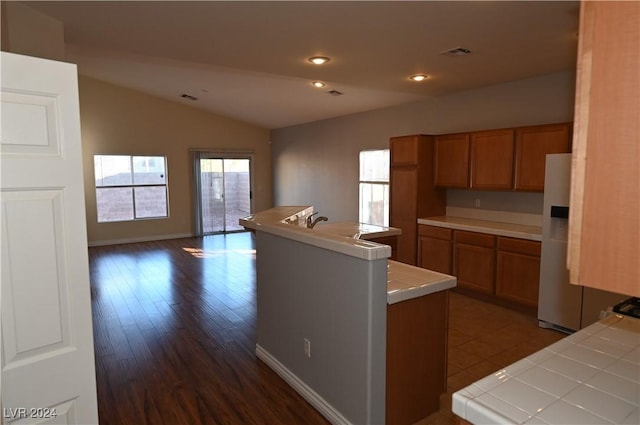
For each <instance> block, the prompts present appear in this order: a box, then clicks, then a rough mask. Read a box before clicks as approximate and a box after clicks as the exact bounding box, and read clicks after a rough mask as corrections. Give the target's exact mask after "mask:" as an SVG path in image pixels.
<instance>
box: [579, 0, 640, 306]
mask: <svg viewBox="0 0 640 425" xmlns="http://www.w3.org/2000/svg"><path fill="white" fill-rule="evenodd" d="M576 84H577V85H576V104H575V120H574V131H573V136H574V137H573V157H572V176H571V177H572V182H571V184H572V186H571V204H570V210H569V213H570V217H569V250H568V255H569V258H568V261H569V269H570V281H571V283H575V284H580V285H584V286H589V287H593V288H599V289H604V290H606V291H612V292H616V293H621V294H627V295H631V296H636V297H640V266H639V265H638V259H639V258H640V189H639V188H640V183H639V182H640V173H639V171H638V170H639V168H640V147H639V146H640V119H639V117H640V2H637V1H632V2H595V1H593V2H592V1H588V2H582V5H581V15H580V41H579V46H578V69H577V83H576Z"/></svg>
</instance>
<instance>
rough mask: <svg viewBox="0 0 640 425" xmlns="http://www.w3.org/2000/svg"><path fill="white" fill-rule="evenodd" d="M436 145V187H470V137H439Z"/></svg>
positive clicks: (461, 135)
mask: <svg viewBox="0 0 640 425" xmlns="http://www.w3.org/2000/svg"><path fill="white" fill-rule="evenodd" d="M435 145H436V147H435V149H436V152H435V164H434V169H435V171H434V172H435V185H436V186H441V187H469V135H468V134H449V135H444V136H438V137H436V138H435Z"/></svg>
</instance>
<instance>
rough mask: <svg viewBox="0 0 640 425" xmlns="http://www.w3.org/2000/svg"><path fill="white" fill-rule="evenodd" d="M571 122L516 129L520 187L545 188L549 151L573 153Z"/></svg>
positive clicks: (527, 188)
mask: <svg viewBox="0 0 640 425" xmlns="http://www.w3.org/2000/svg"><path fill="white" fill-rule="evenodd" d="M570 133H571V128H570V124H568V123H567V124H554V125H538V126H533V127H521V128H517V129H516V167H515V178H514V180H515V181H514V188H515V189H516V190H528V191H539V192H542V191H543V190H544V168H545V159H546V156H547V154H552V153H565V152H570V139H569V136H570Z"/></svg>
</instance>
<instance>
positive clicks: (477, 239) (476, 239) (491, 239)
mask: <svg viewBox="0 0 640 425" xmlns="http://www.w3.org/2000/svg"><path fill="white" fill-rule="evenodd" d="M455 238H456V243H463V244H467V245H477V246H484V247H487V248H494V247H495V246H496V237H495V236H492V235H485V234H483V233H475V232H465V231H464V230H456V232H455Z"/></svg>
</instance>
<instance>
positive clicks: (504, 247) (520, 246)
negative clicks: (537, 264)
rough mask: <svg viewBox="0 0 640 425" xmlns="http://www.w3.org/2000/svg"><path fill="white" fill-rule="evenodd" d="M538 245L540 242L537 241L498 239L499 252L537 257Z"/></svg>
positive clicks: (538, 254) (538, 252)
mask: <svg viewBox="0 0 640 425" xmlns="http://www.w3.org/2000/svg"><path fill="white" fill-rule="evenodd" d="M540 245H541V244H540V242H537V241H528V240H525V239H514V238H505V237H498V249H499V250H500V251H509V252H515V253H518V254H524V255H531V256H534V257H539V256H540Z"/></svg>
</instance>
